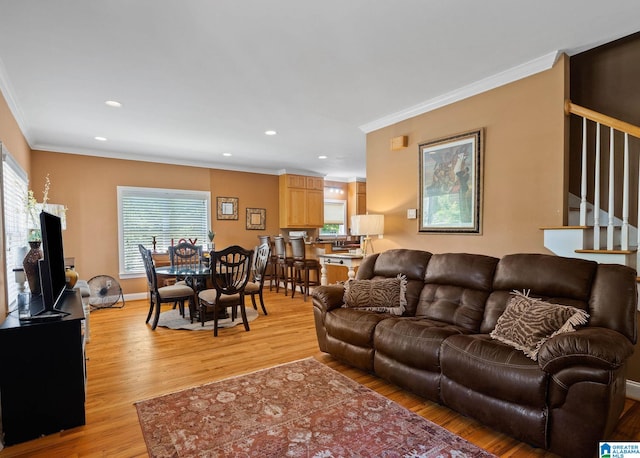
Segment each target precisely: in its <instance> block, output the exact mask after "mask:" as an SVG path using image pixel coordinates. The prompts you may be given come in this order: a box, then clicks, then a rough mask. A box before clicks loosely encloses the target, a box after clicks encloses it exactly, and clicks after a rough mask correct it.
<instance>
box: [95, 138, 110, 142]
mask: <svg viewBox="0 0 640 458" xmlns="http://www.w3.org/2000/svg"><path fill="white" fill-rule="evenodd" d="M93 138H94V139H96V140H98V141H99V142H106V141H107V137H93Z"/></svg>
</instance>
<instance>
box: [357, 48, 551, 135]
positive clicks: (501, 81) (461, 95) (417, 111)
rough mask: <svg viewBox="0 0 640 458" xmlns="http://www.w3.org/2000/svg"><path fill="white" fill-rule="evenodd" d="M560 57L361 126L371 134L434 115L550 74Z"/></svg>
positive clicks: (541, 60) (545, 58)
mask: <svg viewBox="0 0 640 458" xmlns="http://www.w3.org/2000/svg"><path fill="white" fill-rule="evenodd" d="M561 55H562V52H561V51H554V52H551V53H549V54H545V55H544V56H541V57H538V58H536V59H533V60H530V61H529V62H525V63H524V64H521V65H517V66H515V67H512V68H510V69H508V70H505V71H503V72H500V73H496V74H495V75H491V76H489V77H487V78H484V79H481V80H479V81H475V82H473V83H471V84H469V85H467V86H463V87H461V88H459V89H456V90H453V91H451V92H448V93H445V94H442V95H440V96H438V97H434V98H433V99H430V100H426V101H424V102H422V103H419V104H417V105H413V106H411V107H409V108H406V109H404V110H401V111H398V112H396V113H392V114H390V115H387V116H384V117H382V118H379V119H376V120H375V121H371V122H370V123H367V124H363V125H361V126H360V130H362V131H363V132H364V133H366V134H368V133H370V132H373V131H375V130H378V129H382V128H383V127H388V126H391V125H393V124H396V123H398V122H401V121H405V120H407V119H410V118H413V117H415V116H418V115H421V114H424V113H428V112H429V111H433V110H435V109H437V108H442V107H444V106H446V105H450V104H452V103H455V102H459V101H460V100H464V99H466V98H469V97H471V96H474V95H478V94H481V93H483V92H486V91H489V90H491V89H495V88H497V87H500V86H504V85H505V84H508V83H511V82H514V81H517V80H520V79H522V78H526V77H528V76H531V75H535V74H536V73H540V72H543V71H545V70H549V69H550V68H551V67H553V65H554V64H555V63H556V62H557V60H558V58H559V57H560V56H561Z"/></svg>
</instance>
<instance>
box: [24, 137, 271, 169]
mask: <svg viewBox="0 0 640 458" xmlns="http://www.w3.org/2000/svg"><path fill="white" fill-rule="evenodd" d="M31 149H32V150H33V151H45V152H50V153H60V154H75V155H80V156H92V157H99V158H106V159H120V160H123V161H138V162H153V163H157V164H170V165H182V166H186V167H199V168H203V169H218V170H228V171H232V172H247V173H260V174H264V175H279V173H278V171H277V170H273V169H266V168H259V167H246V166H235V165H230V164H224V163H220V162H213V161H195V160H193V161H189V160H185V159H183V158H179V157H175V158H173V157H167V156H156V155H146V154H135V153H119V152H115V151H114V152H106V151H104V150H90V149H84V148H75V149H74V150H73V151H69V150H68V149H63V148H60V147H58V146H53V145H46V144H37V145H35V146H33V147H32V148H31Z"/></svg>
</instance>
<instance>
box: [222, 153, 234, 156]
mask: <svg viewBox="0 0 640 458" xmlns="http://www.w3.org/2000/svg"><path fill="white" fill-rule="evenodd" d="M222 155H223V156H226V157H230V156H233V154H231V153H222Z"/></svg>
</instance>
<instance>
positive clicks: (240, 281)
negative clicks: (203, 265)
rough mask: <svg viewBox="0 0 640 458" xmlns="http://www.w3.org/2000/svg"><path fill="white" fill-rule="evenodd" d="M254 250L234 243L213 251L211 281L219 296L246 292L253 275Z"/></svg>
mask: <svg viewBox="0 0 640 458" xmlns="http://www.w3.org/2000/svg"><path fill="white" fill-rule="evenodd" d="M252 258H253V251H251V250H245V249H244V248H242V247H241V246H238V245H232V246H230V247H228V248H225V249H224V250H221V251H212V252H211V262H212V263H213V266H214V268H213V269H211V281H212V283H213V286H214V288H215V289H216V291H217V294H218V296H220V295H222V294H226V295H232V294H238V293H239V294H244V288H245V286H247V282H248V281H249V278H250V277H251V266H252V264H251V260H252Z"/></svg>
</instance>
